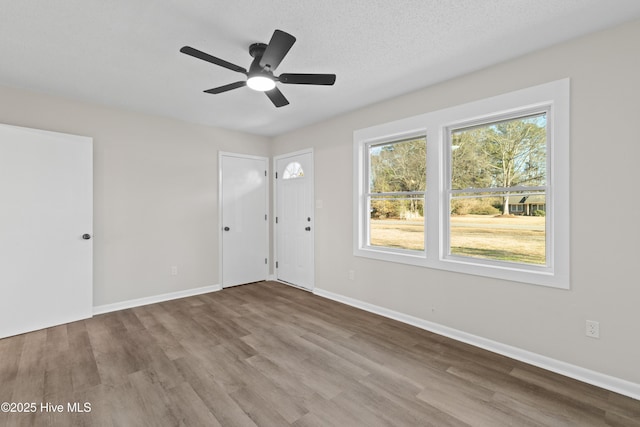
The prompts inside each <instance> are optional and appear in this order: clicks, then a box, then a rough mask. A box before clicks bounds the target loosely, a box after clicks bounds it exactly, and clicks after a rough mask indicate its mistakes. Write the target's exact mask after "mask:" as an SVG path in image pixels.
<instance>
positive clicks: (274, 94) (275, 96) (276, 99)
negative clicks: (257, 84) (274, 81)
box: [265, 87, 289, 107]
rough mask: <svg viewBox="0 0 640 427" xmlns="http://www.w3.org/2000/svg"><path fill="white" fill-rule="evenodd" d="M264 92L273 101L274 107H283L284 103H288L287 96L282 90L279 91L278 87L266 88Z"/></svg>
mask: <svg viewBox="0 0 640 427" xmlns="http://www.w3.org/2000/svg"><path fill="white" fill-rule="evenodd" d="M265 93H266V94H267V96H268V97H269V99H270V100H271V102H273V105H275V106H276V107H284V106H285V105H287V104H289V101H287V98H285V97H284V95H283V94H282V92H280V89H278V88H277V87H275V88H273V89H271V90H268V91H266V92H265Z"/></svg>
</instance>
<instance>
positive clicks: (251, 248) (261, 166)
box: [219, 153, 269, 288]
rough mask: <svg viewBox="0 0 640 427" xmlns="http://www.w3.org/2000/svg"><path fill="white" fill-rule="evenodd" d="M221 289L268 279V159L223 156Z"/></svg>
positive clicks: (221, 170)
mask: <svg viewBox="0 0 640 427" xmlns="http://www.w3.org/2000/svg"><path fill="white" fill-rule="evenodd" d="M219 157H220V158H219V160H220V161H219V163H220V206H221V215H220V226H221V230H220V233H222V238H221V242H222V247H221V251H220V253H221V259H222V262H221V264H222V287H223V288H224V287H228V286H235V285H242V284H244V283H251V282H258V281H261V280H266V279H267V275H268V264H267V258H268V256H267V253H268V245H269V242H268V221H267V211H268V207H267V200H268V192H267V159H266V158H263V157H255V156H245V155H241V154H231V153H220V155H219Z"/></svg>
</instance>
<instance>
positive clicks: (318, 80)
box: [278, 73, 336, 86]
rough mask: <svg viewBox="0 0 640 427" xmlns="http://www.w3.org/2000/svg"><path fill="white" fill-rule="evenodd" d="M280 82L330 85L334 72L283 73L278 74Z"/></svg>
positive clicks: (333, 81) (333, 78)
mask: <svg viewBox="0 0 640 427" xmlns="http://www.w3.org/2000/svg"><path fill="white" fill-rule="evenodd" d="M278 80H280V83H287V84H296V85H327V86H331V85H332V84H334V83H335V82H336V75H335V74H291V73H285V74H280V76H278Z"/></svg>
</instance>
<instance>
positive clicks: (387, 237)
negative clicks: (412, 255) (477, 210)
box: [371, 215, 546, 265]
mask: <svg viewBox="0 0 640 427" xmlns="http://www.w3.org/2000/svg"><path fill="white" fill-rule="evenodd" d="M423 230H424V226H423V222H422V220H421V219H420V220H396V219H372V220H371V244H372V245H374V246H386V247H392V248H401V249H410V250H423V249H424V237H423ZM545 244H546V243H545V218H544V217H525V216H515V217H511V216H507V217H502V216H492V215H460V216H452V217H451V254H453V255H463V256H469V257H473V258H483V259H493V260H499V261H510V262H518V263H527V264H538V265H544V264H545V262H546V259H545Z"/></svg>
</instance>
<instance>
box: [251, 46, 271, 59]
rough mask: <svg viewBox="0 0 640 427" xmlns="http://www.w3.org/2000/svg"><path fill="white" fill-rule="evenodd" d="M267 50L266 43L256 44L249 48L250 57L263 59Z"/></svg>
mask: <svg viewBox="0 0 640 427" xmlns="http://www.w3.org/2000/svg"><path fill="white" fill-rule="evenodd" d="M266 48H267V45H266V44H264V43H254V44H252V45H251V46H249V55H251V57H252V58H261V57H262V54H263V53H264V51H265V49H266Z"/></svg>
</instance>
